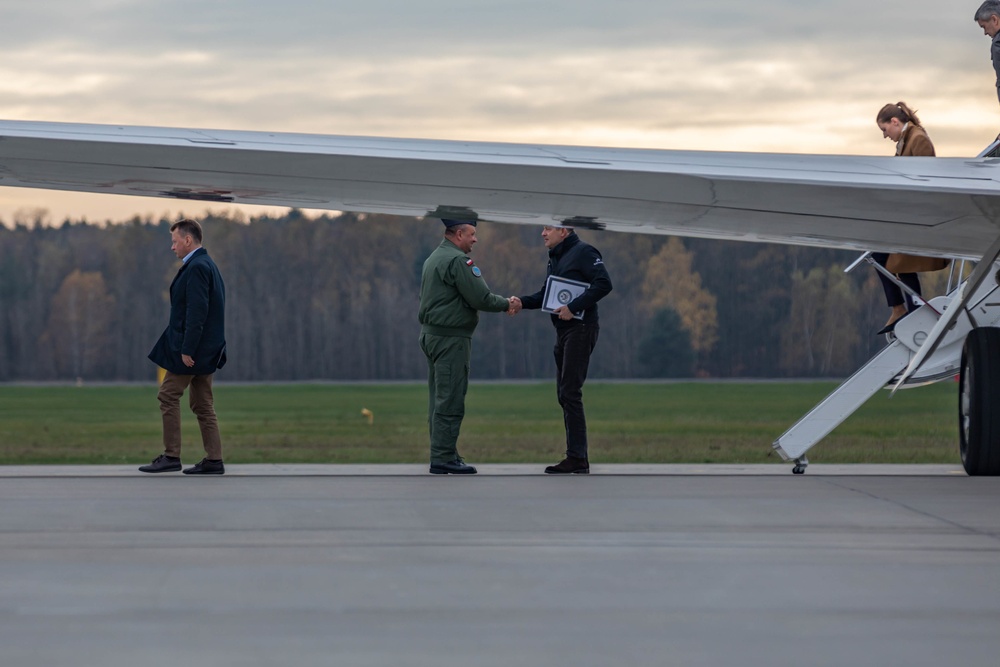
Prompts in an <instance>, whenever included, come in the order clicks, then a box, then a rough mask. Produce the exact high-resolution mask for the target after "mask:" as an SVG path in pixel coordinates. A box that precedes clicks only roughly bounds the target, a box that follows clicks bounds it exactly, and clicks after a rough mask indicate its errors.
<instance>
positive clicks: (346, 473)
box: [0, 462, 965, 478]
mask: <svg viewBox="0 0 1000 667" xmlns="http://www.w3.org/2000/svg"><path fill="white" fill-rule="evenodd" d="M472 463H473V465H475V466H476V468H478V470H479V474H478V475H476V477H484V476H486V477H493V476H534V475H543V476H546V477H553V476H554V475H545V474H544V472H543V470H544V468H545V465H546V464H541V463H539V464H525V463H485V464H476V463H475V462H472ZM137 468H138V465H72V466H70V465H24V466H0V478H17V477H21V478H24V477H44V478H51V477H168V478H169V477H185V478H191V477H192V476H190V475H184V474H182V473H158V474H155V475H151V474H144V473H140V472H139V471H138V470H137ZM590 472H591V475H590V476H594V475H600V476H616V475H617V476H623V475H625V476H663V477H670V476H697V475H702V476H764V475H771V476H777V475H787V476H789V477H792V476H793V475H792V473H791V464H754V465H735V464H711V465H707V464H704V465H703V464H673V463H664V464H633V463H607V464H594V465H592V466H591V468H590ZM365 476H367V477H416V476H427V477H434V478H447V477H468V475H430V474H429V473H428V470H427V465H426V464H418V463H388V464H364V463H362V464H319V463H310V464H305V463H303V464H297V463H289V464H281V463H260V464H239V463H237V464H227V465H226V474H225V477H365ZM560 476H561V475H560ZM814 476H894V477H898V476H904V477H926V476H933V477H940V476H965V471H964V470H963V469H962V466H961V465H957V464H956V465H946V464H869V463H860V464H822V463H817V464H811V465H810V466H809V468H808V469H807V471H806V474H805V475H802V477H814ZM196 477H197V478H200V477H203V476H202V475H198V476H196ZM211 477H215V476H214V475H213V476H211ZM570 477H583V478H585V477H587V476H586V475H570ZM795 477H799V475H795Z"/></svg>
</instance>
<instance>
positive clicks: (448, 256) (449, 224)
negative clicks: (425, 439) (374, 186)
mask: <svg viewBox="0 0 1000 667" xmlns="http://www.w3.org/2000/svg"><path fill="white" fill-rule="evenodd" d="M441 222H443V223H444V226H445V232H444V240H443V241H442V242H441V245H439V246H438V247H437V249H435V250H434V252H432V253H431V254H430V256H429V257H428V258H427V259H426V261H424V266H423V271H422V272H421V276H420V312H419V314H418V317H419V319H420V349H421V350H423V352H424V355H425V356H426V357H427V370H428V380H427V385H428V391H429V394H430V401H429V406H428V415H427V420H428V422H429V425H430V436H431V467H430V472H432V473H434V474H436V475H447V474H452V475H474V474H476V469H475V468H474V467H473V466H470V465H468V464H467V463H466V462H465V461H464V460H463V459H462V457H461V456H459V454H458V432H459V429H461V427H462V419H463V418H464V417H465V392H466V390H467V389H468V387H469V362H470V360H471V358H472V333H473V332H474V331H475V330H476V325H478V324H479V311H481V310H483V311H486V312H491V313H501V312H504V311H508V312H511V313H513V312H515V310H517V309H519V305H515V303H514V301H513V300H509V299H506V298H504V297H502V296H499V295H498V294H493V293H491V292H490V288H489V285H487V284H486V281H485V280H484V279H483V273H482V271H480V270H479V267H478V266H476V263H475V262H474V261H472V259H470V258H469V256H468V253H470V252H472V246H473V245H475V243H476V221H475V220H468V221H464V220H442V221H441Z"/></svg>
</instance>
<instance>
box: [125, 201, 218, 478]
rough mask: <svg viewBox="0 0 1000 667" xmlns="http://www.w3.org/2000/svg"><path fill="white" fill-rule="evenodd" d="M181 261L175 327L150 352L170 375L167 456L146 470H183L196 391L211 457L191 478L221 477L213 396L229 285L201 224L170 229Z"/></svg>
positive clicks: (165, 406) (173, 306)
mask: <svg viewBox="0 0 1000 667" xmlns="http://www.w3.org/2000/svg"><path fill="white" fill-rule="evenodd" d="M170 238H171V240H172V242H173V243H172V244H171V246H170V249H171V250H173V252H174V254H175V255H177V258H178V259H180V260H182V261H183V264H182V265H181V268H180V270H178V271H177V275H176V276H175V277H174V280H173V282H172V283H170V323H169V324H168V325H167V328H166V330H164V332H163V334H162V335H161V336H160V339H159V340H158V341H156V345H154V346H153V349H152V350H151V351H150V353H149V358H150V360H151V361H153V363H155V364H156V365H158V366H159V367H160V368H162V369H164V370H165V371H166V374H165V377H164V379H163V383H162V384H161V385H160V393H159V394H158V395H157V398H158V399H159V401H160V413H161V414H162V415H163V454H161V455H160V456H158V457H156V459H154V460H153V462H152V463H150V464H149V465H145V466H142V467H140V468H139V470H140V471H142V472H176V471H178V470H180V469H181V407H180V401H181V396H183V394H184V390H185V389H187V388H188V387H190V388H191V391H190V399H191V411H192V412H194V414H195V415H196V416H197V417H198V426H199V428H200V429H201V439H202V443H203V444H204V446H205V458H204V459H202V461H201V462H200V463H198V464H196V465H194V466H193V467H191V468H186V469H185V470H184V473H185V474H188V475H221V474H223V473H225V467H224V466H223V463H222V439H221V438H220V436H219V423H218V420H217V419H216V417H215V405H214V403H213V398H212V374H213V373H215V371H216V370H217V369H219V368H222V367H223V366H224V365H225V363H226V286H225V284H224V283H223V282H222V276H221V275H220V274H219V269H218V267H217V266H215V262H213V261H212V258H211V257H209V256H208V252H207V251H206V250H205V249H204V248H202V247H201V241H202V229H201V225H200V224H198V223H197V222H196V221H194V220H187V219H185V220H179V221H178V222H175V223H174V224H173V225H171V227H170Z"/></svg>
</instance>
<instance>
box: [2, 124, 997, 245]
mask: <svg viewBox="0 0 1000 667" xmlns="http://www.w3.org/2000/svg"><path fill="white" fill-rule="evenodd" d="M998 178H1000V160H997V159H991V158H969V159H963V158H922V157H908V158H893V157H858V156H826V155H782V154H762V153H724V152H698V151H663V150H640V149H614V148H586V147H570V146H547V145H520V144H500V143H473V142H455V141H436V140H416V139H389V138H374V137H347V136H323V135H305V134H291V133H269V132H243V131H224V130H194V129H172V128H155V127H125V126H117V125H84V124H64V123H41V122H21V121H0V185H6V186H17V187H32V188H46V189H55V190H73V191H81V192H95V193H108V194H125V195H145V196H153V197H167V198H175V199H189V200H202V201H207V202H234V203H241V204H265V205H277V206H289V207H299V208H315V209H331V210H343V211H359V212H373V213H390V214H398V215H411V216H425V215H432V216H438V217H456V218H462V217H468V216H476V217H478V218H479V219H483V220H493V221H498V222H508V223H531V224H552V223H562V222H565V221H570V222H572V224H574V225H575V226H577V227H590V228H606V229H611V230H616V231H629V232H640V233H653V234H671V235H679V236H697V237H711V238H721V239H735V240H743V241H766V242H777V243H786V244H794V245H812V246H822V247H838V248H851V249H858V250H872V249H874V250H896V251H905V252H912V253H918V254H931V255H947V256H958V257H971V258H976V257H979V256H981V255H982V253H983V251H984V249H985V248H986V247H988V246H989V245H991V244H992V242H993V241H994V240H995V239H996V238H997V237H998V236H1000V227H998V225H1000V183H998Z"/></svg>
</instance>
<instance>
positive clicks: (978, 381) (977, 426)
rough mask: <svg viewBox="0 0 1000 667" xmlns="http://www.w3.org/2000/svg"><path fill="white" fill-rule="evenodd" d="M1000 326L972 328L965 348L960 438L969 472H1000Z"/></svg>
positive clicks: (992, 473) (959, 387)
mask: <svg viewBox="0 0 1000 667" xmlns="http://www.w3.org/2000/svg"><path fill="white" fill-rule="evenodd" d="M998 404H1000V329H998V328H995V327H981V328H978V329H973V330H972V331H970V332H969V335H968V336H967V337H966V339H965V346H964V347H963V348H962V371H961V376H960V377H959V383H958V438H959V449H960V451H961V453H962V466H963V467H964V468H965V472H967V473H968V474H969V475H991V476H994V475H1000V412H998V411H997V410H996V409H995V408H996V406H997V405H998Z"/></svg>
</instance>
